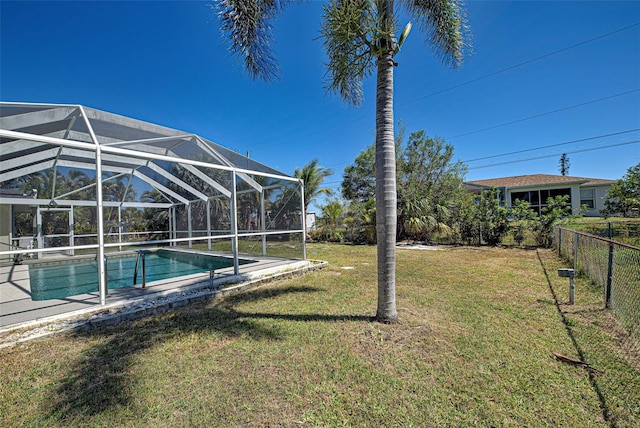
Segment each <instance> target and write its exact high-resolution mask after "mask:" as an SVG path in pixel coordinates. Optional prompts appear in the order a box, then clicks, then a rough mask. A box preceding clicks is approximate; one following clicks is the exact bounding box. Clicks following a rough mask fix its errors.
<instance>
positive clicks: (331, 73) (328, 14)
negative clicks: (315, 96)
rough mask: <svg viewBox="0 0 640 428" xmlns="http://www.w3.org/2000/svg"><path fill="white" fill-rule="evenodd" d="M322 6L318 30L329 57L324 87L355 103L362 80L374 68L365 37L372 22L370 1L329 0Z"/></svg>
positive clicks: (359, 101)
mask: <svg viewBox="0 0 640 428" xmlns="http://www.w3.org/2000/svg"><path fill="white" fill-rule="evenodd" d="M323 9H324V17H323V21H322V27H321V30H320V32H321V34H322V35H323V39H324V43H323V45H324V48H325V50H326V52H327V57H328V58H329V62H328V63H327V64H326V65H327V73H326V74H325V79H326V84H325V87H326V89H327V90H328V91H329V92H331V93H336V94H339V95H340V97H341V98H342V99H343V100H344V101H346V102H347V103H349V104H351V105H354V106H359V105H360V103H361V102H362V99H363V97H364V93H363V89H362V81H363V79H364V78H365V77H367V76H369V75H371V73H372V72H373V70H374V69H375V55H374V52H373V50H372V45H371V43H370V42H369V40H368V39H367V35H368V34H371V29H372V28H374V26H375V13H374V12H375V11H374V9H373V5H372V3H371V1H369V0H351V1H349V0H345V1H342V0H332V1H331V2H330V3H329V5H327V6H324V7H323Z"/></svg>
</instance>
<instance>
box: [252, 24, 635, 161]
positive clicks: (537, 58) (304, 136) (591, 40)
mask: <svg viewBox="0 0 640 428" xmlns="http://www.w3.org/2000/svg"><path fill="white" fill-rule="evenodd" d="M637 26H640V22H636V23H634V24H631V25H628V26H626V27H623V28H619V29H617V30H613V31H610V32H608V33H605V34H601V35H599V36H596V37H592V38H591V39H588V40H584V41H582V42H579V43H576V44H573V45H570V46H567V47H564V48H562V49H557V50H555V51H552V52H549V53H547V54H544V55H540V56H538V57H535V58H532V59H529V60H527V61H523V62H520V63H518V64H514V65H511V66H508V67H505V68H502V69H500V70H497V71H494V72H491V73H489V74H485V75H484V76H480V77H477V78H475V79H471V80H468V81H466V82H462V83H460V84H457V85H454V86H450V87H448V88H445V89H441V90H439V91H437V92H433V93H431V94H428V95H425V96H423V97H420V98H416V99H414V100H411V101H406V102H404V103H399V104H397V106H399V107H403V106H406V105H410V104H414V103H416V102H419V101H422V100H424V99H427V98H430V97H433V96H436V95H440V94H442V93H444V92H448V91H451V90H454V89H457V88H460V87H463V86H466V85H470V84H471V83H475V82H478V81H480V80H484V79H488V78H489V77H493V76H496V75H498V74H501V73H505V72H507V71H510V70H513V69H515V68H518V67H522V66H524V65H527V64H531V63H533V62H536V61H539V60H541V59H545V58H548V57H550V56H553V55H556V54H559V53H562V52H565V51H568V50H570V49H574V48H577V47H580V46H583V45H586V44H588V43H591V42H594V41H596V40H600V39H603V38H605V37H609V36H612V35H614V34H617V33H620V32H623V31H626V30H629V29H631V28H634V27H637ZM593 102H595V101H593ZM548 114H551V113H548ZM364 118H365V116H359V117H356V118H354V119H351V120H348V121H345V122H341V123H338V124H336V125H334V126H332V127H326V128H324V129H322V130H321V131H316V132H311V133H308V134H306V135H303V136H301V137H296V138H297V139H302V138H307V137H311V136H314V135H318V134H320V133H323V132H326V131H329V130H333V129H337V128H341V127H343V126H345V125H348V124H351V123H354V122H359V121H361V120H363V119H364ZM453 138H456V137H453ZM291 140H293V139H291ZM291 140H289V141H291ZM285 142H286V141H285ZM285 142H280V143H276V144H273V143H272V144H269V147H270V148H271V147H273V146H274V145H281V144H284V143H285ZM266 147H267V146H263V148H262V149H260V146H258V148H257V149H256V148H254V149H253V150H254V151H261V150H264V149H265V148H266Z"/></svg>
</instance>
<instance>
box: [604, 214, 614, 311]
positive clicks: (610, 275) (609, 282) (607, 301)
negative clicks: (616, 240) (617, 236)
mask: <svg viewBox="0 0 640 428" xmlns="http://www.w3.org/2000/svg"><path fill="white" fill-rule="evenodd" d="M609 224H611V223H609ZM612 285H613V242H609V266H608V268H607V286H606V288H605V290H604V306H605V307H606V308H610V307H611V286H612Z"/></svg>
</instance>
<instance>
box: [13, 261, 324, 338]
mask: <svg viewBox="0 0 640 428" xmlns="http://www.w3.org/2000/svg"><path fill="white" fill-rule="evenodd" d="M251 259H252V260H256V262H255V263H250V264H246V265H241V266H240V270H239V275H234V274H233V267H230V268H224V269H220V270H219V271H216V275H215V278H214V279H213V281H211V280H210V278H209V274H208V273H201V274H193V275H187V276H182V277H179V278H172V279H166V280H162V281H156V282H152V283H148V284H147V285H146V287H145V288H142V287H141V286H140V285H137V286H133V287H125V288H118V289H114V290H109V294H108V296H107V304H106V305H105V306H101V305H100V298H99V294H98V293H97V292H96V293H89V294H81V295H77V296H73V297H68V298H64V299H56V300H43V301H33V300H31V289H30V286H29V268H28V265H27V264H22V265H11V266H5V267H0V334H1V333H3V332H4V333H6V332H7V331H10V330H15V329H18V328H23V327H29V326H34V325H38V324H42V323H47V322H53V321H56V320H61V319H65V318H73V317H78V316H86V317H89V316H91V314H94V313H99V312H105V311H109V310H114V308H118V307H125V306H127V305H131V304H134V303H136V302H142V301H145V300H153V299H161V298H166V297H168V296H176V295H178V296H179V295H183V294H185V293H190V292H194V291H197V290H205V289H209V290H216V289H220V288H223V287H225V286H226V285H229V284H242V283H246V282H252V281H256V280H261V279H264V278H269V277H272V276H277V275H279V274H282V273H287V272H295V271H297V270H308V269H309V267H310V266H311V265H313V262H309V261H302V260H294V259H281V258H272V257H251Z"/></svg>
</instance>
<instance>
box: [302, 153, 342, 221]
mask: <svg viewBox="0 0 640 428" xmlns="http://www.w3.org/2000/svg"><path fill="white" fill-rule="evenodd" d="M332 174H333V170H332V169H329V168H323V167H321V166H319V165H318V159H314V160H312V161H311V162H309V163H308V164H306V165H305V166H304V167H302V168H296V169H295V171H294V172H293V175H294V177H296V178H300V179H301V180H303V181H304V212H307V208H308V207H309V204H310V203H311V201H313V200H314V199H315V198H316V197H318V196H319V195H321V194H325V195H330V194H331V193H332V192H331V189H330V188H328V187H320V186H322V182H323V181H324V179H325V178H327V177H329V176H330V175H332Z"/></svg>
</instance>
